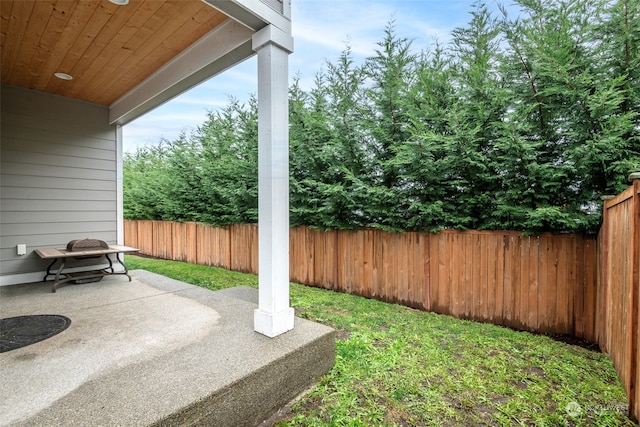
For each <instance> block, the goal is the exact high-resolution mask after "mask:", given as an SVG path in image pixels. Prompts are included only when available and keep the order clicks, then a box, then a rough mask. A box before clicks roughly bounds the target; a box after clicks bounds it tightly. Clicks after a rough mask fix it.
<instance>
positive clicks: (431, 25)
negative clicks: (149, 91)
mask: <svg viewBox="0 0 640 427" xmlns="http://www.w3.org/2000/svg"><path fill="white" fill-rule="evenodd" d="M474 2H475V0H291V18H292V33H293V39H294V52H293V53H292V54H291V55H289V79H290V80H292V79H293V78H294V77H296V76H298V78H299V79H300V84H301V87H302V89H303V90H310V89H311V88H312V87H313V80H314V77H315V75H316V74H317V73H318V72H319V71H320V70H323V69H324V68H325V64H326V63H327V61H328V62H330V63H336V62H337V59H338V58H339V57H340V54H341V53H342V52H343V51H344V50H345V48H346V47H347V45H348V46H350V47H351V53H352V57H353V59H354V60H355V61H356V62H359V63H361V62H362V61H364V59H365V58H367V57H369V56H372V55H373V54H374V52H375V49H376V48H377V47H378V46H377V43H379V42H381V41H382V40H383V38H384V31H385V28H386V27H387V25H388V24H389V23H390V22H391V21H393V22H394V25H395V33H396V35H397V36H398V37H403V38H407V39H409V40H412V48H413V50H414V51H415V52H420V51H421V50H427V49H429V47H430V46H432V45H433V43H434V42H435V41H436V40H437V41H439V42H440V43H445V44H446V43H447V42H448V41H449V40H450V38H451V31H452V30H453V29H455V28H457V27H464V26H466V24H467V23H468V22H469V20H470V19H471V15H470V12H471V10H472V4H473V3H474ZM484 3H485V4H486V5H487V7H488V9H489V10H491V11H494V12H495V13H496V14H498V4H505V5H507V6H509V5H510V0H504V1H498V0H484ZM257 91H258V87H257V61H256V57H255V56H254V57H253V58H250V59H248V60H246V61H244V62H243V63H241V64H239V65H237V66H235V67H233V68H231V69H229V70H227V71H225V72H223V73H221V74H220V75H218V76H215V77H213V78H211V79H209V80H207V81H205V82H204V83H201V84H200V85H198V86H196V87H194V88H193V89H191V90H189V91H187V92H185V93H183V94H182V95H180V96H178V97H176V98H174V99H172V100H170V101H169V102H167V103H165V104H164V105H162V106H160V107H158V108H156V109H154V110H153V111H151V112H149V113H147V114H145V115H144V116H142V117H140V118H138V119H136V120H135V121H133V122H130V123H129V124H127V125H125V126H124V127H123V139H124V141H123V145H124V151H125V152H129V153H130V152H134V151H135V150H136V148H137V147H139V146H145V145H154V144H158V143H159V142H160V141H161V140H162V139H166V140H169V141H172V140H175V139H176V138H177V137H178V136H179V135H180V133H181V132H184V133H185V134H187V135H189V134H190V133H191V131H192V130H195V129H196V128H197V127H198V126H199V125H201V124H203V123H204V122H205V120H206V119H207V113H208V112H209V111H216V110H218V109H220V108H224V107H225V106H227V105H228V104H229V100H230V99H231V98H235V99H237V100H239V101H240V102H245V101H246V100H247V99H249V97H250V96H251V95H255V94H256V93H257Z"/></svg>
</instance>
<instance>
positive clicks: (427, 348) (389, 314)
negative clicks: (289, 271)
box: [127, 256, 635, 426]
mask: <svg viewBox="0 0 640 427" xmlns="http://www.w3.org/2000/svg"><path fill="white" fill-rule="evenodd" d="M127 265H128V267H129V268H131V269H145V270H148V271H152V272H155V273H158V274H162V275H165V276H167V277H171V278H174V279H178V280H182V281H184V282H188V283H192V284H195V285H198V286H202V287H205V288H208V289H212V290H217V289H222V288H227V287H233V286H240V285H245V286H252V287H257V284H258V278H257V276H255V275H249V274H241V273H237V272H232V271H227V270H223V269H219V268H213V267H206V266H199V265H193V264H186V263H181V262H175V261H163V260H156V259H148V258H141V257H136V256H127ZM291 302H292V305H293V306H294V307H295V309H296V313H297V315H298V316H299V317H302V318H306V319H309V320H313V321H315V322H320V323H323V324H325V325H329V326H331V327H333V328H335V329H336V330H337V343H336V346H337V353H336V363H335V366H334V367H333V369H332V370H331V371H330V372H329V374H328V375H326V376H325V377H323V378H322V379H320V381H319V382H318V383H317V384H316V385H315V387H313V388H312V389H311V390H310V391H309V392H308V393H307V394H306V395H305V396H303V397H302V398H301V399H300V400H299V401H297V402H296V403H295V404H294V405H293V406H292V407H291V410H290V411H289V412H287V413H286V414H285V416H284V417H283V418H282V419H280V420H279V421H278V423H277V425H278V426H485V425H487V426H494V425H498V426H513V425H516V426H518V425H523V426H524V425H526V426H529V425H540V426H542V425H544V426H626V425H635V424H633V423H631V421H630V420H629V419H628V418H627V416H626V396H625V393H624V390H623V388H622V386H621V384H620V382H619V380H618V377H617V375H616V372H615V371H614V368H613V366H612V364H611V362H610V361H609V359H608V358H607V356H606V355H604V354H602V353H598V352H594V351H591V350H587V349H584V348H581V347H577V346H573V345H569V344H565V343H562V342H557V341H554V340H553V339H551V338H549V337H546V336H541V335H534V334H530V333H527V332H516V331H512V330H510V329H506V328H502V327H498V326H493V325H488V324H482V323H476V322H470V321H465V320H458V319H455V318H452V317H449V316H443V315H438V314H434V313H427V312H423V311H418V310H414V309H411V308H407V307H403V306H400V305H395V304H387V303H383V302H379V301H374V300H370V299H366V298H362V297H358V296H353V295H347V294H342V293H337V292H333V291H328V290H323V289H318V288H313V287H307V286H302V285H298V284H292V285H291Z"/></svg>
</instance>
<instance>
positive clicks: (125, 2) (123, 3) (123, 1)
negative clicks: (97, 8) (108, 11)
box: [109, 0, 129, 6]
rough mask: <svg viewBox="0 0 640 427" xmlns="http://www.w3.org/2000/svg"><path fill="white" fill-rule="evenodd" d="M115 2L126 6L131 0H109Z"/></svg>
mask: <svg viewBox="0 0 640 427" xmlns="http://www.w3.org/2000/svg"><path fill="white" fill-rule="evenodd" d="M109 1H110V2H111V3H113V4H117V5H118V6H124V5H125V4H129V0H109Z"/></svg>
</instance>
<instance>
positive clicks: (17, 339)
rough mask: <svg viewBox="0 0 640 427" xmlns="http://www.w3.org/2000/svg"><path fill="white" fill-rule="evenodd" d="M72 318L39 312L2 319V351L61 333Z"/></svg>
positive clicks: (0, 345) (0, 346) (0, 327)
mask: <svg viewBox="0 0 640 427" xmlns="http://www.w3.org/2000/svg"><path fill="white" fill-rule="evenodd" d="M70 324H71V319H69V318H68V317H65V316H60V315H57V314H38V315H33V316H17V317H7V318H5V319H0V353H4V352H5V351H10V350H15V349H17V348H21V347H26V346H28V345H31V344H35V343H37V342H40V341H43V340H46V339H47V338H51V337H52V336H54V335H57V334H59V333H60V332H62V331H64V330H65V329H67V328H68V327H69V325H70Z"/></svg>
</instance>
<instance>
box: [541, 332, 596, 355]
mask: <svg viewBox="0 0 640 427" xmlns="http://www.w3.org/2000/svg"><path fill="white" fill-rule="evenodd" d="M545 335H546V336H548V337H549V338H551V339H552V340H555V341H559V342H563V343H565V344H569V345H575V346H578V347H582V348H585V349H587V350H591V351H595V352H598V353H600V352H602V350H601V349H600V346H599V345H598V344H595V343H592V342H591V341H587V340H584V339H582V338H578V337H574V336H573V335H566V334H545Z"/></svg>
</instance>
